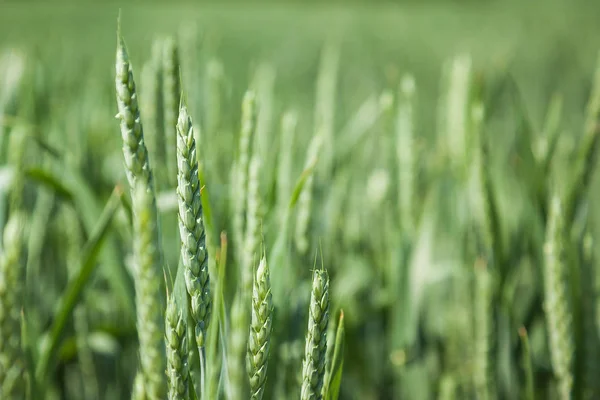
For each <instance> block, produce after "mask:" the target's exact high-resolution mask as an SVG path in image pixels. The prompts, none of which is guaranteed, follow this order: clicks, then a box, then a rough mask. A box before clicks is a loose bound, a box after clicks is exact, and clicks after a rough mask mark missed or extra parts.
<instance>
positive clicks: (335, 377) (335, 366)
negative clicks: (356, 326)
mask: <svg viewBox="0 0 600 400" xmlns="http://www.w3.org/2000/svg"><path fill="white" fill-rule="evenodd" d="M344 337H345V332H344V310H341V311H340V319H339V322H338V327H337V331H336V334H335V348H334V350H333V359H332V365H331V373H330V374H329V382H327V383H326V386H325V396H324V397H325V400H337V399H338V397H339V395H340V386H341V384H342V369H343V367H344Z"/></svg>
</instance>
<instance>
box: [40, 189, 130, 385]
mask: <svg viewBox="0 0 600 400" xmlns="http://www.w3.org/2000/svg"><path fill="white" fill-rule="evenodd" d="M121 196H123V192H122V190H121V189H120V188H119V187H116V188H115V190H114V191H113V193H112V195H111V197H110V199H109V200H108V202H107V203H106V206H105V207H104V210H103V211H102V214H101V215H100V218H99V220H98V222H97V224H96V226H95V228H94V230H93V231H92V234H91V236H90V238H89V239H88V241H87V243H86V244H85V246H84V248H83V250H82V255H81V261H80V267H79V270H78V272H77V274H76V275H75V276H74V277H73V279H72V280H71V281H70V282H69V283H68V284H67V288H66V290H65V292H64V294H63V296H62V297H61V298H60V300H59V303H58V304H59V306H58V311H57V313H56V318H55V319H54V321H53V323H52V326H51V328H50V336H49V338H48V340H47V341H46V342H44V346H43V349H42V351H41V354H40V359H39V360H38V365H37V369H36V379H37V380H38V382H43V381H44V379H45V378H46V376H47V375H48V372H49V369H50V366H51V364H50V363H51V362H52V359H53V358H54V355H55V353H56V350H57V348H58V345H59V343H60V340H61V338H62V335H63V331H64V329H65V326H66V325H67V322H68V320H69V318H70V316H71V314H72V313H73V310H74V308H75V306H76V305H77V303H78V301H79V297H80V295H81V293H82V292H83V289H84V288H85V286H86V284H87V283H88V282H89V280H90V277H91V276H92V273H93V272H94V270H95V269H96V266H97V263H96V259H97V257H98V253H99V252H100V249H101V248H102V245H103V243H104V241H105V239H106V236H107V234H108V232H109V227H110V224H111V221H112V219H113V217H114V215H115V214H116V212H117V210H118V209H119V205H120V203H121V199H120V198H121Z"/></svg>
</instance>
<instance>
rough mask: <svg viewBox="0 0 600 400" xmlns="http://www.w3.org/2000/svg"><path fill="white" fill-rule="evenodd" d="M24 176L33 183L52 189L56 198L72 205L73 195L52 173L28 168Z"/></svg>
mask: <svg viewBox="0 0 600 400" xmlns="http://www.w3.org/2000/svg"><path fill="white" fill-rule="evenodd" d="M25 176H27V178H29V179H31V180H32V181H35V182H37V183H41V184H42V185H44V186H47V187H48V188H50V189H52V190H53V191H54V192H55V193H56V194H57V195H58V196H60V197H62V198H64V199H65V200H67V201H69V202H71V203H73V202H74V199H73V193H72V192H71V190H70V189H69V187H68V186H66V185H65V184H64V183H62V182H61V181H60V179H58V178H57V177H56V176H55V175H53V174H52V173H50V172H48V171H46V170H43V169H41V168H30V169H28V170H27V171H25Z"/></svg>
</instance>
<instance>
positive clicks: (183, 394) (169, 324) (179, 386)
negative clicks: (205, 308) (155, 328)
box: [165, 295, 189, 400]
mask: <svg viewBox="0 0 600 400" xmlns="http://www.w3.org/2000/svg"><path fill="white" fill-rule="evenodd" d="M165 328H166V330H165V344H166V351H167V381H168V384H169V392H168V396H169V397H168V398H169V400H185V399H187V398H188V377H189V370H188V345H187V324H186V321H185V318H184V317H183V313H182V312H181V311H180V310H178V309H177V306H176V304H175V298H174V296H173V295H171V296H169V297H168V300H167V312H166V316H165Z"/></svg>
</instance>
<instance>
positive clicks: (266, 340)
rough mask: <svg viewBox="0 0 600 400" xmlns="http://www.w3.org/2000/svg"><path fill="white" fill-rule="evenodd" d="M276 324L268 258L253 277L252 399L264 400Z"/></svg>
mask: <svg viewBox="0 0 600 400" xmlns="http://www.w3.org/2000/svg"><path fill="white" fill-rule="evenodd" d="M272 324H273V301H272V295H271V281H270V278H269V266H268V264H267V260H266V258H265V257H264V256H263V258H262V259H261V260H260V264H258V269H257V270H256V275H255V278H254V287H253V291H252V322H251V324H250V337H249V338H248V353H247V355H246V368H247V370H248V377H249V378H250V398H251V399H252V400H260V399H262V397H263V394H264V390H265V383H266V381H267V364H268V361H269V349H270V344H271V331H272Z"/></svg>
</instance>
